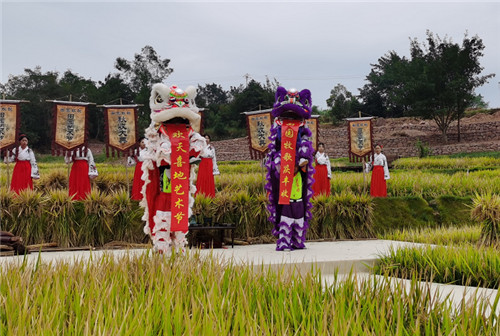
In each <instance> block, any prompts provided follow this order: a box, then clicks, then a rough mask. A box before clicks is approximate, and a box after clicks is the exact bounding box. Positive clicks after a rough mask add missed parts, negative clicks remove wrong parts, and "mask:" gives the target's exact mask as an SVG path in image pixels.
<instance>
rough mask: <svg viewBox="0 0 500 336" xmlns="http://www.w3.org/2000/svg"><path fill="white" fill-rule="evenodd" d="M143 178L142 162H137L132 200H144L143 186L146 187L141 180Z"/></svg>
mask: <svg viewBox="0 0 500 336" xmlns="http://www.w3.org/2000/svg"><path fill="white" fill-rule="evenodd" d="M141 176H142V162H140V161H139V162H137V164H136V166H135V171H134V182H133V184H132V196H131V199H133V200H135V201H140V200H142V194H141V190H142V186H143V185H144V181H143V180H142V179H141Z"/></svg>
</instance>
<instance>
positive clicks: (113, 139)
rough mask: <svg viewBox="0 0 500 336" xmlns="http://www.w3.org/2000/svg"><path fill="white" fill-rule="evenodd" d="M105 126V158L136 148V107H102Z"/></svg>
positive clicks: (129, 152)
mask: <svg viewBox="0 0 500 336" xmlns="http://www.w3.org/2000/svg"><path fill="white" fill-rule="evenodd" d="M104 120H105V124H106V140H107V141H106V156H109V152H110V150H109V149H110V148H111V152H112V155H113V156H114V155H115V151H116V152H117V153H118V155H119V153H125V152H128V153H127V154H128V155H132V154H133V153H132V152H133V149H134V148H135V147H136V146H137V140H138V139H137V105H133V106H104Z"/></svg>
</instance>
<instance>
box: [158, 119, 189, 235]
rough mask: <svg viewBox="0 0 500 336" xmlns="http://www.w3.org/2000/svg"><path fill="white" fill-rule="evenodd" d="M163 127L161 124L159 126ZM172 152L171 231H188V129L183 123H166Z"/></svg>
mask: <svg viewBox="0 0 500 336" xmlns="http://www.w3.org/2000/svg"><path fill="white" fill-rule="evenodd" d="M161 127H162V128H163V126H161ZM166 128H167V134H168V136H169V138H170V145H171V146H172V153H171V154H170V158H171V161H172V162H171V165H170V167H171V168H170V169H171V170H170V174H171V177H172V206H171V211H172V222H171V227H170V230H171V231H182V232H187V231H188V220H189V218H188V214H189V167H190V165H189V130H188V129H187V128H186V125H185V124H167V126H166Z"/></svg>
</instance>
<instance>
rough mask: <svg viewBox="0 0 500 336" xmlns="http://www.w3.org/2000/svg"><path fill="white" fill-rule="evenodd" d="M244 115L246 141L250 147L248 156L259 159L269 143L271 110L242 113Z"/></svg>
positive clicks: (271, 122)
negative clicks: (246, 133)
mask: <svg viewBox="0 0 500 336" xmlns="http://www.w3.org/2000/svg"><path fill="white" fill-rule="evenodd" d="M244 114H245V115H246V122H247V132H248V140H249V145H250V156H251V158H252V159H261V158H263V157H264V155H265V152H266V151H267V146H268V145H269V143H270V140H269V136H270V135H271V126H272V124H273V121H272V118H271V110H262V111H253V112H244Z"/></svg>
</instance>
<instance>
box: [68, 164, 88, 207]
mask: <svg viewBox="0 0 500 336" xmlns="http://www.w3.org/2000/svg"><path fill="white" fill-rule="evenodd" d="M87 194H90V178H89V164H88V162H87V160H75V161H73V166H72V167H71V172H70V173H69V195H70V196H72V198H73V200H75V201H81V200H83V199H85V197H86V196H87Z"/></svg>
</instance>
